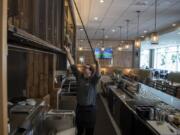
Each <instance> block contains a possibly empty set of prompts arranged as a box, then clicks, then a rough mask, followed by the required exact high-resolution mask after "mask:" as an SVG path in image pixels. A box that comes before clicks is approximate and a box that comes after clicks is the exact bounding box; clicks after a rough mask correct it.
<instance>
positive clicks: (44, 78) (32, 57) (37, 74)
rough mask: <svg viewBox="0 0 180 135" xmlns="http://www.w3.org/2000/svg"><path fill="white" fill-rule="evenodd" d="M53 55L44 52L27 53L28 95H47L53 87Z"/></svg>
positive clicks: (32, 96) (39, 96) (36, 96)
mask: <svg viewBox="0 0 180 135" xmlns="http://www.w3.org/2000/svg"><path fill="white" fill-rule="evenodd" d="M52 57H53V55H50V54H43V53H34V52H31V53H28V54H27V97H29V98H42V97H44V96H45V95H47V94H48V93H49V92H48V91H49V89H51V90H52V89H53V85H51V84H53V82H52V80H53V79H52V78H53V76H52V74H53V68H51V67H50V66H53V65H50V63H51V62H50V61H51V60H50V59H52Z"/></svg>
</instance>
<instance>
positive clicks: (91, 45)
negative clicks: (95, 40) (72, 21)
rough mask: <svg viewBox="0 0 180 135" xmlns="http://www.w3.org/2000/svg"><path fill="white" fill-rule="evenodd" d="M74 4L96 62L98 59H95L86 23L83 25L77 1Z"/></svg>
mask: <svg viewBox="0 0 180 135" xmlns="http://www.w3.org/2000/svg"><path fill="white" fill-rule="evenodd" d="M73 2H74V5H75V8H76V11H77V13H78V16H79V19H80V21H81V24H82V26H83V29H84V32H85V35H86V38H87V40H88V43H89V46H90V48H91V52H92V55H93V58H94V61H95V59H96V57H95V54H94V50H93V47H92V44H91V41H90V39H89V36H88V34H87V31H86V28H85V25H84V23H83V20H82V18H81V15H80V12H79V9H78V7H77V4H76V2H75V0H73Z"/></svg>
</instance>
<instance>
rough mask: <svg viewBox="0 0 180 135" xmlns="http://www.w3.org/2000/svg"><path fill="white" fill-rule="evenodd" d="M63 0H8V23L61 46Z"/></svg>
mask: <svg viewBox="0 0 180 135" xmlns="http://www.w3.org/2000/svg"><path fill="white" fill-rule="evenodd" d="M63 13H64V0H9V17H8V24H9V25H14V26H16V27H17V28H20V29H22V30H25V31H26V32H28V33H30V34H32V35H34V36H36V37H39V38H41V39H43V40H44V41H47V42H49V43H51V44H52V45H54V46H56V47H58V48H61V47H62V44H63V41H62V39H63V37H62V36H63V34H62V33H63V30H64V28H63V21H64V16H63Z"/></svg>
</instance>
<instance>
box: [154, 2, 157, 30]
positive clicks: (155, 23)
mask: <svg viewBox="0 0 180 135" xmlns="http://www.w3.org/2000/svg"><path fill="white" fill-rule="evenodd" d="M156 23H157V0H155V23H154V30H155V31H156V25H157V24H156Z"/></svg>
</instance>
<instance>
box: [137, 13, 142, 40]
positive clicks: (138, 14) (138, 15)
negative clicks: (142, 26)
mask: <svg viewBox="0 0 180 135" xmlns="http://www.w3.org/2000/svg"><path fill="white" fill-rule="evenodd" d="M140 12H141V11H137V17H138V23H137V36H138V37H139V17H140Z"/></svg>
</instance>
